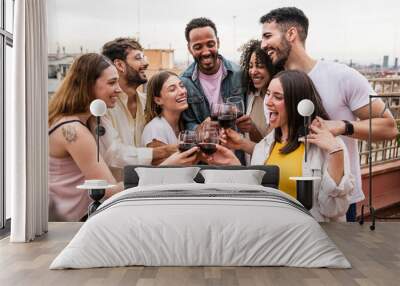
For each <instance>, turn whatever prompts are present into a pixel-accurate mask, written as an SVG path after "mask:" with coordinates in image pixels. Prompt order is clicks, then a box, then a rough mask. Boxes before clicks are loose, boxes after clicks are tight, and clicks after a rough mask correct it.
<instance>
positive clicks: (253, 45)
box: [240, 40, 280, 92]
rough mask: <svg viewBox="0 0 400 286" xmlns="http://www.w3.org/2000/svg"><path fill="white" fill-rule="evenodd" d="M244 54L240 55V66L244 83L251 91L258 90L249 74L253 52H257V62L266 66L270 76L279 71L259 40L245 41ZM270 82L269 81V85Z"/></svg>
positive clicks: (242, 48)
mask: <svg viewBox="0 0 400 286" xmlns="http://www.w3.org/2000/svg"><path fill="white" fill-rule="evenodd" d="M241 50H242V55H241V56H240V66H241V68H242V71H243V72H242V85H243V86H244V87H247V90H248V91H250V92H256V88H255V86H254V84H253V81H252V80H251V78H250V76H249V70H250V58H251V55H252V54H253V53H255V54H256V62H257V64H262V65H264V66H265V69H266V70H267V72H268V73H269V75H270V78H271V79H272V77H273V76H274V75H275V74H276V73H277V72H279V71H280V70H277V68H276V67H274V65H273V64H272V61H271V59H270V58H269V57H268V55H267V54H266V53H265V51H263V50H262V49H261V41H259V40H250V41H248V42H247V43H245V44H244V45H243V46H242V47H241ZM268 84H269V82H267V86H268Z"/></svg>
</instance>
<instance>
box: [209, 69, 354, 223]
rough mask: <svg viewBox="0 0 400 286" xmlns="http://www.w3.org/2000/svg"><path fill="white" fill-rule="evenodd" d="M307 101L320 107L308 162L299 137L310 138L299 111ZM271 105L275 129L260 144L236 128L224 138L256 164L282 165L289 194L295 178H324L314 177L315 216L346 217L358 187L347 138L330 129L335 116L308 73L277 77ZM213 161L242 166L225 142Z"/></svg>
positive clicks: (282, 181)
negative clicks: (327, 124)
mask: <svg viewBox="0 0 400 286" xmlns="http://www.w3.org/2000/svg"><path fill="white" fill-rule="evenodd" d="M303 99H309V100H311V101H312V102H313V103H314V105H315V111H314V113H313V115H312V118H313V119H314V120H313V122H312V124H311V126H310V130H311V131H310V134H308V135H307V139H308V142H309V143H311V145H310V147H309V152H308V154H307V161H305V156H304V144H303V143H301V142H300V141H301V140H299V137H301V136H304V130H303V129H304V128H303V118H302V117H301V116H300V115H299V114H298V112H297V105H298V103H299V102H300V101H301V100H303ZM266 108H267V109H268V111H269V122H270V126H271V127H272V128H274V131H273V132H271V133H269V134H268V135H267V136H266V137H265V138H264V139H262V140H261V141H260V142H259V143H257V144H256V143H254V142H252V141H250V140H248V139H246V138H242V137H241V136H240V135H239V134H238V133H237V132H235V131H233V130H232V129H227V130H226V134H225V135H224V136H222V138H221V140H222V142H223V143H224V144H225V145H226V146H227V147H229V148H232V149H241V150H244V151H245V152H246V153H249V154H252V160H251V165H263V164H274V165H278V166H279V168H280V181H279V188H280V189H281V190H282V191H285V192H287V193H289V194H292V195H293V193H294V194H295V192H296V190H295V184H292V185H291V184H290V182H289V181H290V180H289V177H291V176H313V177H320V180H315V181H314V201H313V207H312V209H311V214H312V215H313V216H314V218H315V219H317V220H318V221H345V220H346V216H345V215H346V211H347V208H348V205H349V197H350V195H351V193H352V191H353V188H354V178H353V176H352V174H351V173H350V162H349V158H348V153H347V150H346V147H345V145H344V143H343V141H342V140H341V139H340V138H339V137H334V136H333V135H332V133H330V131H329V129H328V128H327V126H326V124H325V120H328V119H329V117H328V115H327V112H326V111H325V109H324V108H323V106H322V100H321V98H320V96H319V95H318V92H317V90H316V89H315V87H314V85H313V83H312V81H311V80H310V78H309V77H308V76H307V74H305V73H304V72H301V71H295V70H293V71H284V72H281V73H279V74H278V75H276V76H275V77H274V79H273V80H272V81H271V83H270V84H269V87H268V91H267V99H266ZM207 161H208V163H210V164H228V165H235V164H237V165H239V164H240V162H238V160H237V159H236V157H235V156H234V154H233V152H232V151H231V150H229V149H228V148H225V147H223V146H220V145H218V146H217V152H216V153H214V154H213V155H212V156H210V157H208V160H207ZM282 186H285V187H286V189H285V187H282ZM292 189H293V190H292Z"/></svg>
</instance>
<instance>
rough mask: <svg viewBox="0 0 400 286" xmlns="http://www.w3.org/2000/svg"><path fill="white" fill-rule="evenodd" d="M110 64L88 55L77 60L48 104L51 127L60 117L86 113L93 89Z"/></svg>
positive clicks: (94, 54)
mask: <svg viewBox="0 0 400 286" xmlns="http://www.w3.org/2000/svg"><path fill="white" fill-rule="evenodd" d="M111 65H112V63H111V62H110V60H108V59H107V58H106V57H104V56H101V55H99V54H96V53H88V54H84V55H82V56H80V57H79V58H77V59H76V60H75V61H74V63H73V64H72V66H71V67H70V69H69V70H68V72H67V75H66V76H65V78H64V80H63V81H62V83H61V85H60V87H59V88H58V90H57V91H56V93H55V94H54V96H53V97H52V99H51V100H50V103H49V121H48V124H49V126H51V125H52V124H53V123H54V122H55V121H57V120H58V119H59V118H60V117H62V116H67V115H74V114H78V113H86V112H88V111H89V106H90V103H91V102H92V100H94V99H95V95H94V93H93V87H94V85H95V83H96V80H97V79H98V78H99V77H100V75H101V73H102V72H103V71H104V70H105V69H106V68H108V67H109V66H111Z"/></svg>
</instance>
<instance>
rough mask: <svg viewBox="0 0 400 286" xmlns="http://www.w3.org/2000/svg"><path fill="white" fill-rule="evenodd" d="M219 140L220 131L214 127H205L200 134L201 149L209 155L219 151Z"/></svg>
mask: <svg viewBox="0 0 400 286" xmlns="http://www.w3.org/2000/svg"><path fill="white" fill-rule="evenodd" d="M218 142H219V134H218V131H216V130H212V129H208V130H207V129H203V130H202V131H201V132H200V136H199V147H200V150H201V151H202V152H203V153H204V154H207V155H212V154H214V153H215V152H216V151H217V144H218Z"/></svg>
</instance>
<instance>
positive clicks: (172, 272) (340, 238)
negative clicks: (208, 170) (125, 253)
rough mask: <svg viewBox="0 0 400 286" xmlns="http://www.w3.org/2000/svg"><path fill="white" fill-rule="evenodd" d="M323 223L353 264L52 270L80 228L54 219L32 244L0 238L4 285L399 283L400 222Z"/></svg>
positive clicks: (0, 269) (0, 280)
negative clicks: (342, 267)
mask: <svg viewBox="0 0 400 286" xmlns="http://www.w3.org/2000/svg"><path fill="white" fill-rule="evenodd" d="M368 226H369V224H366V225H364V226H360V225H358V224H325V225H323V228H324V229H325V230H326V231H327V233H328V234H329V236H330V237H331V238H332V240H333V241H335V243H336V244H337V245H338V247H339V248H340V249H341V250H342V251H343V252H344V254H345V255H346V257H347V258H348V259H349V261H350V262H351V264H352V266H353V268H352V269H348V270H338V269H304V268H289V267H123V268H101V269H86V270H51V271H50V270H48V267H49V265H50V263H51V261H52V260H53V259H54V258H55V256H56V255H57V254H58V253H59V252H60V251H61V250H62V248H63V247H65V245H66V244H67V243H68V241H69V240H70V239H71V238H72V236H73V235H74V234H75V233H76V231H77V230H78V229H79V227H80V224H79V223H50V226H49V233H48V234H47V235H45V236H44V237H42V238H40V239H38V240H35V241H34V242H32V243H27V244H16V243H13V244H11V243H9V241H8V238H5V239H3V240H1V241H0V285H1V286H8V285H12V286H17V285H32V286H33V285H52V286H59V285H60V286H61V285H68V286H75V285H138V286H139V285H140V286H147V285H167V286H178V285H229V286H231V285H256V286H261V285H290V286H292V285H329V286H330V285H346V286H347V285H349V286H350V285H365V286H367V285H368V286H369V285H382V286H390V285H396V286H397V285H400V222H393V223H390V222H382V223H378V224H377V228H376V230H375V231H370V230H369V227H368Z"/></svg>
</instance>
